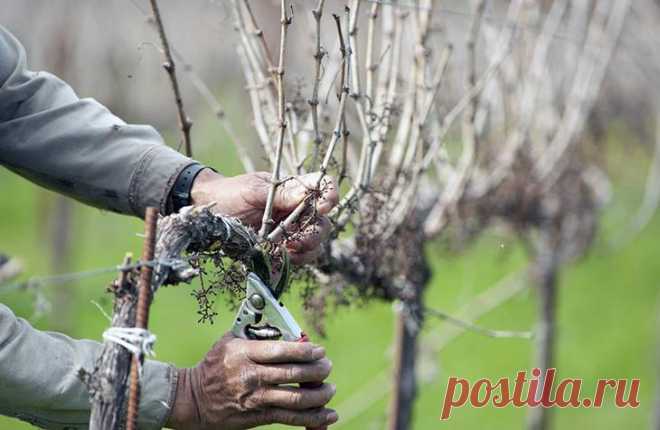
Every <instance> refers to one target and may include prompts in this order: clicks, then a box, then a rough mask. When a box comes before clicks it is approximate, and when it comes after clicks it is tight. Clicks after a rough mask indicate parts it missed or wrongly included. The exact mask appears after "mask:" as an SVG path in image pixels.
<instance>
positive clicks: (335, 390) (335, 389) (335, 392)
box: [330, 384, 337, 396]
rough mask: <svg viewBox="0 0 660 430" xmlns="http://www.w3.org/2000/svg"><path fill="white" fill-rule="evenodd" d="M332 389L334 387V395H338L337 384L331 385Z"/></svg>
mask: <svg viewBox="0 0 660 430" xmlns="http://www.w3.org/2000/svg"><path fill="white" fill-rule="evenodd" d="M330 387H332V395H333V396H334V395H335V394H337V386H336V385H335V384H330Z"/></svg>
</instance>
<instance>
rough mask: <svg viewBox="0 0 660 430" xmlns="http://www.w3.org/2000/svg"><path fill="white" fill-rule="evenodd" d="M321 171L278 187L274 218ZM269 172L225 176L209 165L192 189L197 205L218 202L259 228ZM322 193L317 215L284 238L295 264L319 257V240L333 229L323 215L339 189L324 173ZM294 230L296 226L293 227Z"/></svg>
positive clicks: (282, 213) (305, 191)
mask: <svg viewBox="0 0 660 430" xmlns="http://www.w3.org/2000/svg"><path fill="white" fill-rule="evenodd" d="M319 175H320V173H318V172H317V173H309V174H307V175H302V176H296V177H293V178H291V179H289V180H287V181H285V182H284V183H283V184H282V185H280V186H278V187H277V192H276V194H275V200H274V201H273V219H274V220H275V222H278V221H281V220H283V219H285V218H286V216H287V215H288V214H289V213H291V211H293V210H294V209H295V208H296V207H297V206H298V205H299V204H300V202H301V201H303V200H304V199H305V197H306V196H307V195H308V193H309V191H310V190H313V189H314V188H315V187H316V183H317V182H318V178H319ZM269 188H270V174H269V173H266V172H257V173H248V174H245V175H240V176H233V177H224V176H222V175H219V174H217V173H215V172H213V171H212V170H210V169H207V170H203V171H202V172H200V173H199V175H198V176H197V178H196V179H195V182H194V183H193V187H192V190H191V196H192V203H193V204H195V205H200V204H208V203H211V202H215V206H214V210H215V211H216V212H218V213H221V214H223V215H228V216H232V217H236V218H238V219H240V220H241V221H242V222H244V223H245V224H248V225H250V226H252V227H255V228H259V226H260V225H261V219H262V217H263V213H264V209H265V207H266V200H267V198H268V190H269ZM320 189H321V196H319V197H318V198H317V199H316V210H317V213H318V215H319V216H318V217H316V219H315V221H314V222H313V223H311V224H310V225H308V226H306V227H305V229H304V231H302V232H301V234H299V235H296V237H295V240H287V241H286V242H285V244H286V247H287V249H288V250H289V252H290V254H291V260H292V261H293V262H294V263H296V264H301V263H307V262H311V261H313V260H315V259H316V257H317V256H318V252H319V248H318V247H319V244H320V243H321V242H322V241H323V240H324V239H325V238H326V236H327V234H328V232H329V231H330V222H329V220H328V219H327V218H326V217H324V216H323V215H325V214H327V213H328V212H330V210H331V209H332V208H333V207H334V206H335V205H336V204H337V201H338V198H339V196H338V193H337V186H336V185H335V182H334V179H332V178H331V177H329V176H325V177H324V178H323V180H322V182H321V187H320ZM292 230H295V228H294V229H292Z"/></svg>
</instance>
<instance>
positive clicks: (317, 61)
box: [309, 0, 325, 171]
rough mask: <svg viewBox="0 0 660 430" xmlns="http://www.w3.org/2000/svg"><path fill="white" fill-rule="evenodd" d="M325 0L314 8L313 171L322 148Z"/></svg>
mask: <svg viewBox="0 0 660 430" xmlns="http://www.w3.org/2000/svg"><path fill="white" fill-rule="evenodd" d="M324 5H325V0H319V3H318V5H317V6H316V9H314V10H312V15H313V16H314V22H315V24H316V31H315V41H316V42H315V47H316V50H315V52H314V83H313V87H312V97H311V98H310V99H309V106H310V108H311V116H312V126H313V127H314V149H313V151H314V152H313V155H312V169H311V170H312V171H314V170H316V165H317V164H318V160H319V153H320V150H321V143H322V138H321V132H320V130H319V84H320V83H321V63H322V61H323V57H324V56H325V52H324V51H323V50H322V49H321V18H322V17H323V7H324Z"/></svg>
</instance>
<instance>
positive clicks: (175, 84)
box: [149, 0, 192, 157]
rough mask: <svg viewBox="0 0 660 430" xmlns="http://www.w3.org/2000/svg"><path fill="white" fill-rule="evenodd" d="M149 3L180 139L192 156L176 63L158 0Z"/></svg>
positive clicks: (189, 125) (188, 154) (188, 122)
mask: <svg viewBox="0 0 660 430" xmlns="http://www.w3.org/2000/svg"><path fill="white" fill-rule="evenodd" d="M149 1H150V3H151V11H152V12H153V16H154V20H155V22H156V26H157V28H158V36H159V37H160V42H161V45H162V48H163V55H164V56H165V62H164V63H163V68H164V69H165V71H166V72H167V75H168V76H169V78H170V83H171V84H172V92H173V93H174V101H175V103H176V110H177V115H178V118H179V128H180V129H181V136H182V141H183V144H184V148H185V151H186V155H187V156H188V157H192V145H191V141H190V129H191V128H192V121H191V120H190V118H188V115H186V111H185V110H184V108H183V99H182V98H181V90H180V89H179V81H178V80H177V77H176V64H175V62H174V58H172V51H171V50H170V44H169V42H168V40H167V34H166V33H165V26H164V25H163V20H162V18H161V16H160V10H159V9H158V0H149Z"/></svg>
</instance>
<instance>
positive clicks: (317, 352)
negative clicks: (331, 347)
mask: <svg viewBox="0 0 660 430" xmlns="http://www.w3.org/2000/svg"><path fill="white" fill-rule="evenodd" d="M323 357H325V348H323V347H322V346H317V347H316V348H314V349H313V350H312V358H313V359H314V360H320V359H321V358H323Z"/></svg>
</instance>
